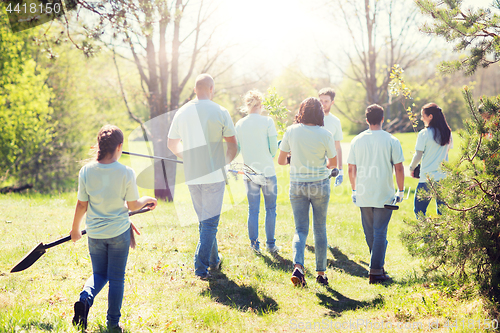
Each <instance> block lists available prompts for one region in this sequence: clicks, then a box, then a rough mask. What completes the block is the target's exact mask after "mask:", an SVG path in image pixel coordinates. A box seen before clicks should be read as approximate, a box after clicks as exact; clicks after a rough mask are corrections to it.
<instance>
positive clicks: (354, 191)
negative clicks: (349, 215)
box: [351, 190, 356, 203]
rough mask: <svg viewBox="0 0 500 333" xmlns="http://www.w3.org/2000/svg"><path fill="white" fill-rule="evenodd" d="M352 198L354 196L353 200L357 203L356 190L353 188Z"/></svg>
mask: <svg viewBox="0 0 500 333" xmlns="http://www.w3.org/2000/svg"><path fill="white" fill-rule="evenodd" d="M351 198H352V202H353V203H356V190H352V194H351Z"/></svg>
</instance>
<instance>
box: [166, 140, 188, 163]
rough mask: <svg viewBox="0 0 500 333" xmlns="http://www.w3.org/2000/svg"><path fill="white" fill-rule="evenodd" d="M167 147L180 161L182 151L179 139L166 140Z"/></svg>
mask: <svg viewBox="0 0 500 333" xmlns="http://www.w3.org/2000/svg"><path fill="white" fill-rule="evenodd" d="M167 147H168V149H170V151H171V152H172V153H174V154H175V156H177V157H179V158H181V159H182V151H183V150H184V149H183V147H182V142H181V139H170V138H168V141H167Z"/></svg>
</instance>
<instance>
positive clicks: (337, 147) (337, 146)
mask: <svg viewBox="0 0 500 333" xmlns="http://www.w3.org/2000/svg"><path fill="white" fill-rule="evenodd" d="M335 150H336V151H337V161H338V167H337V168H338V169H339V170H342V146H341V145H340V141H335Z"/></svg>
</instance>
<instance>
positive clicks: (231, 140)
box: [224, 135, 238, 164]
mask: <svg viewBox="0 0 500 333" xmlns="http://www.w3.org/2000/svg"><path fill="white" fill-rule="evenodd" d="M224 140H225V141H226V143H227V152H226V164H229V163H231V161H232V160H234V158H235V157H236V155H237V154H238V142H237V141H236V136H234V135H233V136H225V137H224Z"/></svg>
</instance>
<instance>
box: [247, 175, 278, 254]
mask: <svg viewBox="0 0 500 333" xmlns="http://www.w3.org/2000/svg"><path fill="white" fill-rule="evenodd" d="M245 188H246V190H247V198H248V237H249V238H250V242H251V244H252V246H254V247H255V248H256V249H259V210H260V191H261V190H262V194H263V195H264V203H265V205H266V238H267V242H266V243H267V247H268V248H273V247H274V245H275V242H276V239H274V231H275V228H276V198H277V197H278V180H277V179H276V176H272V177H266V185H265V186H261V185H257V184H255V183H254V182H252V181H251V180H245Z"/></svg>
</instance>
